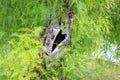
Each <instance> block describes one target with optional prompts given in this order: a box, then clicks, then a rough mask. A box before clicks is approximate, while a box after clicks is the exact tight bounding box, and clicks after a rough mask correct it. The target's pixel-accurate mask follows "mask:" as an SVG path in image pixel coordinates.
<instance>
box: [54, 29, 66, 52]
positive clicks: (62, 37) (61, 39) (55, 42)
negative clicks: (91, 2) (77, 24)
mask: <svg viewBox="0 0 120 80" xmlns="http://www.w3.org/2000/svg"><path fill="white" fill-rule="evenodd" d="M65 37H66V34H62V30H60V32H59V33H58V35H57V36H56V39H55V41H54V43H53V47H52V51H53V50H54V49H55V48H56V47H57V45H58V44H59V43H61V42H62V41H63V40H64V39H65Z"/></svg>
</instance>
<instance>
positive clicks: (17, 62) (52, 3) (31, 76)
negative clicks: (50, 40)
mask: <svg viewBox="0 0 120 80" xmlns="http://www.w3.org/2000/svg"><path fill="white" fill-rule="evenodd" d="M66 1H68V2H69V5H70V6H71V10H72V11H73V13H74V16H73V21H72V36H71V37H72V41H71V45H69V46H65V48H64V50H62V51H61V52H60V53H59V54H58V55H56V56H55V57H49V56H44V58H46V61H47V62H46V64H47V65H46V67H47V70H45V69H43V68H42V66H41V64H42V59H43V58H42V57H41V56H39V55H41V54H42V52H41V51H40V49H41V48H44V46H43V45H42V43H41V41H39V39H38V35H39V33H40V32H41V31H42V30H43V28H45V25H44V23H45V21H46V20H47V19H48V18H49V17H50V15H51V14H52V16H51V18H52V24H54V23H56V22H57V20H58V19H59V18H60V17H61V18H62V20H63V21H64V20H65V15H66V12H67V9H66V8H65V7H63V6H62V5H64V0H39V1H38V0H1V1H0V80H60V79H61V77H62V80H119V79H120V65H118V63H117V64H114V63H113V62H111V61H105V60H104V59H103V58H102V57H101V58H98V56H99V55H101V52H100V49H101V48H102V49H103V51H104V54H106V51H107V50H108V49H109V46H110V45H111V44H115V45H116V46H117V49H116V51H115V56H116V58H120V32H119V31H120V9H119V7H120V1H119V0H66ZM56 9H58V10H57V12H56ZM104 41H106V42H105V44H103V43H104ZM111 54H112V53H111ZM59 58H62V59H63V61H61V62H60V61H59ZM119 63H120V61H119ZM53 65H56V66H57V67H56V68H52V67H51V66H53Z"/></svg>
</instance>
